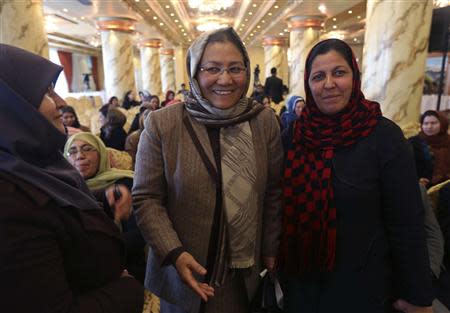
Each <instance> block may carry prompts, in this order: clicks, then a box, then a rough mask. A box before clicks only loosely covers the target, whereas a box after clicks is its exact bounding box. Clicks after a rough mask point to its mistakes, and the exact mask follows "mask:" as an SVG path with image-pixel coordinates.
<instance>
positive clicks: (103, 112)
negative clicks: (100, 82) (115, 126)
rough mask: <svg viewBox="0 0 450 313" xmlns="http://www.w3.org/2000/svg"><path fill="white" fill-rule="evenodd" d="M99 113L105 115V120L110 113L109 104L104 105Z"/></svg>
mask: <svg viewBox="0 0 450 313" xmlns="http://www.w3.org/2000/svg"><path fill="white" fill-rule="evenodd" d="M98 111H99V112H100V113H101V114H102V115H103V117H104V118H106V116H107V115H108V111H109V104H104V105H102V107H101V108H100V109H99V110H98Z"/></svg>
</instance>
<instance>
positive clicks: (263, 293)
mask: <svg viewBox="0 0 450 313" xmlns="http://www.w3.org/2000/svg"><path fill="white" fill-rule="evenodd" d="M269 276H270V275H265V276H264V277H263V278H262V280H261V283H260V285H259V287H258V290H257V291H256V295H255V297H254V298H253V301H252V303H251V305H250V308H251V310H250V312H251V313H282V312H283V292H282V290H281V287H280V284H279V282H278V278H276V277H269Z"/></svg>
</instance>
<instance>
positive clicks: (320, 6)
mask: <svg viewBox="0 0 450 313" xmlns="http://www.w3.org/2000/svg"><path fill="white" fill-rule="evenodd" d="M317 8H318V9H319V11H320V13H322V14H325V13H326V12H327V7H326V6H325V4H323V3H321V4H320V5H319V6H318V7H317Z"/></svg>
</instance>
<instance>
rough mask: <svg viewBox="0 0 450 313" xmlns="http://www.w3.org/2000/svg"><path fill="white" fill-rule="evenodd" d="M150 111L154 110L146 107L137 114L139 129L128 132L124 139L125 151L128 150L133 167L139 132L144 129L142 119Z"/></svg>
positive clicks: (139, 136)
mask: <svg viewBox="0 0 450 313" xmlns="http://www.w3.org/2000/svg"><path fill="white" fill-rule="evenodd" d="M151 111H154V110H152V109H147V110H144V111H143V112H142V113H141V114H140V115H139V129H137V130H135V131H134V132H132V133H131V134H129V135H128V136H127V140H126V141H125V151H126V152H128V154H129V155H130V156H131V159H132V160H133V168H134V165H135V163H136V154H137V149H138V144H139V138H141V133H142V131H143V130H144V120H145V118H146V117H147V115H148V114H149V113H150V112H151Z"/></svg>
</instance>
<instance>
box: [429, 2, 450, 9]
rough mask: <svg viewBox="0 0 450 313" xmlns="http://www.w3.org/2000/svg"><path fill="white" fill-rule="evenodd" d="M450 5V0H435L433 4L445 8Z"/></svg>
mask: <svg viewBox="0 0 450 313" xmlns="http://www.w3.org/2000/svg"><path fill="white" fill-rule="evenodd" d="M449 5H450V0H433V6H434V7H435V8H443V7H447V6H449Z"/></svg>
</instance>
